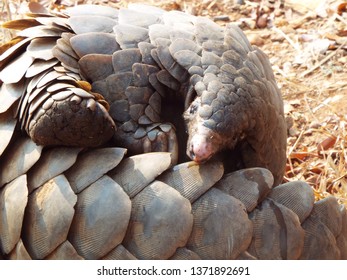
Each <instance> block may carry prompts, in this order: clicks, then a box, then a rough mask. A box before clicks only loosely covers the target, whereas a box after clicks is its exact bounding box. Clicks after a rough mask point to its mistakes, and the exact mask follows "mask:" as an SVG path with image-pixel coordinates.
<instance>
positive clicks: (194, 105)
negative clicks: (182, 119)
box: [189, 103, 199, 115]
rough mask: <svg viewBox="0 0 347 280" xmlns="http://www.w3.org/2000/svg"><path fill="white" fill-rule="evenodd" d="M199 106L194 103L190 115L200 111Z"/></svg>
mask: <svg viewBox="0 0 347 280" xmlns="http://www.w3.org/2000/svg"><path fill="white" fill-rule="evenodd" d="M198 107H199V105H198V104H196V103H193V104H192V105H191V106H190V108H189V114H191V115H193V114H195V112H196V111H197V110H198Z"/></svg>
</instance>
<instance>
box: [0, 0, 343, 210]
mask: <svg viewBox="0 0 347 280" xmlns="http://www.w3.org/2000/svg"><path fill="white" fill-rule="evenodd" d="M25 2H28V1H24V0H6V1H1V3H0V22H1V21H6V20H9V19H11V18H16V17H18V16H21V15H23V14H24V13H25V12H26V3H25ZM36 2H40V3H41V4H43V5H45V6H50V7H51V8H54V9H61V8H64V7H65V6H71V5H75V4H82V3H99V4H108V5H111V6H113V7H116V8H119V7H124V6H127V5H128V4H129V2H142V3H148V4H152V5H156V6H161V7H162V8H164V9H166V10H172V9H176V10H182V11H186V12H188V13H192V14H195V15H203V16H208V17H210V18H212V19H213V20H215V21H216V22H217V23H219V24H221V25H225V24H228V23H229V22H237V23H239V25H240V26H241V28H242V29H243V30H244V32H245V33H246V35H247V36H248V38H249V40H250V41H251V43H252V44H254V45H257V46H259V47H260V48H261V49H262V50H264V51H265V52H266V53H267V55H268V56H269V58H270V61H271V63H272V65H273V70H274V73H275V76H276V79H277V82H278V86H279V87H280V88H281V91H282V95H283V99H284V109H285V114H286V116H287V124H288V149H287V155H288V161H287V170H286V174H285V178H284V181H293V180H304V181H306V182H307V183H309V184H310V185H311V186H312V187H313V188H314V189H315V190H316V198H317V199H320V198H323V197H325V196H327V195H330V194H333V195H335V196H336V197H338V198H339V201H340V203H342V204H344V205H346V207H347V171H346V170H347V164H346V158H347V152H346V151H347V144H346V141H347V132H346V129H347V127H346V121H347V97H346V96H347V66H346V64H347V37H346V36H347V7H346V6H347V4H346V3H345V2H344V1H335V0H308V1H298V0H282V1H271V0H259V1H232V0H228V1H226V0H219V1H217V0H214V1H213V0H212V1H211V0H203V1H198V0H186V1H183V0H165V1H154V0H142V1H135V0H129V1H126V0H124V1H117V0H110V1H103V0H80V1H73V0H37V1H36ZM240 2H242V4H238V3H240ZM10 36H11V34H10V33H8V31H5V30H2V32H0V42H1V40H2V41H4V40H5V41H6V40H8V39H9V38H10Z"/></svg>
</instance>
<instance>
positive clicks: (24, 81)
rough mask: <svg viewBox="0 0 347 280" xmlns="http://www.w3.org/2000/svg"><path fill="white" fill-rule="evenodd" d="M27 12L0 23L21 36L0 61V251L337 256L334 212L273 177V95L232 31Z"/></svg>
mask: <svg viewBox="0 0 347 280" xmlns="http://www.w3.org/2000/svg"><path fill="white" fill-rule="evenodd" d="M32 16H33V18H31V19H27V20H21V21H14V22H9V23H6V24H5V25H4V26H5V27H8V28H19V29H21V31H20V32H19V33H18V37H17V38H16V39H15V41H13V42H15V43H13V42H9V43H8V44H5V45H4V46H3V47H2V48H1V50H3V53H2V54H1V56H0V69H1V73H0V80H1V81H2V86H1V90H0V132H1V135H2V137H1V139H0V259H1V258H5V259H30V258H33V259H81V258H85V259H101V258H102V259H135V258H138V259H168V258H170V259H200V258H202V259H256V258H257V259H300V258H301V259H316V258H321V259H322V258H325V259H338V258H342V259H345V258H347V216H346V210H345V208H343V207H340V206H339V205H338V203H337V201H336V199H334V198H332V197H331V198H327V199H324V200H322V201H319V202H316V203H315V202H314V196H313V191H312V189H311V188H310V187H309V186H308V185H307V184H305V183H303V182H292V183H287V184H282V185H279V186H277V185H278V184H279V183H280V182H281V180H282V176H283V171H284V166H285V160H286V156H285V152H286V127H285V121H284V116H283V107H282V100H281V96H280V92H279V90H278V88H277V86H276V82H275V79H274V76H273V73H272V70H271V67H270V64H269V61H268V59H267V57H266V56H265V55H264V53H263V52H262V51H261V50H259V49H258V48H256V47H253V46H251V45H250V44H249V43H248V41H247V38H246V37H245V35H244V34H243V33H242V31H241V30H240V29H239V28H238V27H236V26H235V25H232V24H231V25H228V26H227V27H226V28H222V27H220V26H218V25H217V24H215V23H213V22H212V21H210V20H208V19H206V18H202V17H194V16H191V15H188V14H185V13H182V12H177V11H171V12H165V11H163V10H161V9H158V8H154V7H149V6H144V5H133V6H130V7H129V9H120V10H119V11H118V10H115V9H112V8H110V7H102V6H88V5H86V6H77V7H75V8H72V9H68V10H67V11H66V12H64V13H63V14H57V15H53V14H33V15H32ZM182 114H183V119H184V123H185V125H186V129H187V132H188V136H187V137H188V139H185V137H182V136H181V131H182V128H181V127H180V125H181V122H180V121H177V119H178V118H180V116H181V115H182ZM172 123H174V124H175V125H176V126H177V129H175V128H174V126H173V124H172ZM183 130H184V129H183ZM22 131H25V132H26V134H27V135H28V136H30V138H29V137H28V136H27V135H26V134H25V133H22ZM181 137H182V138H183V139H184V140H182V139H181ZM183 141H187V143H186V142H183ZM34 142H35V143H36V144H35V143H34ZM182 143H183V144H182ZM179 145H180V148H181V147H182V146H186V147H187V155H188V156H189V157H190V158H191V159H192V160H194V161H191V162H183V163H181V164H178V165H177V164H176V163H177V160H178V158H180V161H185V159H184V157H183V156H181V155H179V152H178V146H179ZM71 146H72V147H71ZM118 147H122V148H118ZM124 148H126V149H127V151H126V150H125V149H124ZM180 150H181V151H182V149H180ZM225 151H227V152H226V153H224V152H225ZM126 152H127V153H128V155H132V154H140V155H134V156H131V157H125V153H126ZM144 152H147V153H146V154H142V153H144ZM151 152H152V153H151ZM167 152H169V153H167ZM220 152H222V156H223V155H226V156H224V157H220V155H217V154H219V153H220ZM222 162H223V163H222ZM197 163H201V164H197ZM241 168H246V169H241ZM230 170H236V171H234V172H232V173H228V172H229V171H230ZM273 186H277V187H275V188H273ZM272 188H273V189H272ZM326 217H334V219H326ZM105 225H107V226H105ZM158 240H160V242H158ZM317 244H320V245H319V250H317V248H318V247H317Z"/></svg>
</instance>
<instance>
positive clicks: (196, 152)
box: [187, 135, 214, 163]
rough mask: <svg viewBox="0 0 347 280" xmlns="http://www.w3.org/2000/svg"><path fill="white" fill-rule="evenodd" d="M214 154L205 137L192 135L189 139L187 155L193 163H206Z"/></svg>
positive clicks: (210, 143)
mask: <svg viewBox="0 0 347 280" xmlns="http://www.w3.org/2000/svg"><path fill="white" fill-rule="evenodd" d="M213 154H214V151H213V145H212V142H211V141H206V137H204V136H201V135H194V136H193V138H192V139H191V141H190V143H189V145H188V149H187V155H188V156H189V157H190V158H191V159H192V160H194V161H195V162H198V163H201V162H205V161H207V160H208V159H209V158H210V157H212V155H213Z"/></svg>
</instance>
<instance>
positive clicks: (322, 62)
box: [299, 41, 346, 78]
mask: <svg viewBox="0 0 347 280" xmlns="http://www.w3.org/2000/svg"><path fill="white" fill-rule="evenodd" d="M345 45H346V41H345V42H343V44H341V45H340V46H339V47H338V48H337V49H336V50H334V51H333V52H332V53H330V54H329V55H328V56H326V57H325V58H324V59H322V60H321V61H320V62H319V63H317V64H316V65H315V66H313V67H311V68H310V69H308V70H306V71H304V72H303V73H302V74H301V75H300V76H299V77H300V78H303V77H305V76H306V75H308V74H310V73H311V72H313V71H314V70H316V69H317V68H318V67H320V66H322V65H323V64H324V63H326V62H327V61H329V60H330V59H331V58H332V57H333V56H334V55H335V54H336V53H337V51H338V50H340V49H341V48H342V47H344V46H345Z"/></svg>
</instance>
